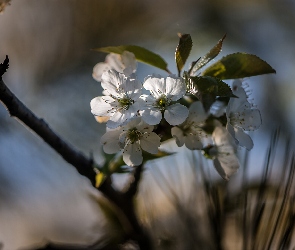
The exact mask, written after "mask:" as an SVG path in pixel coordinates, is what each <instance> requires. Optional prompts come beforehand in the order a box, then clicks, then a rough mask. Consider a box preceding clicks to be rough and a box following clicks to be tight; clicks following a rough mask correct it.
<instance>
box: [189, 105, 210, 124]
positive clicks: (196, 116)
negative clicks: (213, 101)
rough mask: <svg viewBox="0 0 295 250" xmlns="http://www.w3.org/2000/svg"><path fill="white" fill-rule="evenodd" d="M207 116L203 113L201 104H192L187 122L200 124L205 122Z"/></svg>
mask: <svg viewBox="0 0 295 250" xmlns="http://www.w3.org/2000/svg"><path fill="white" fill-rule="evenodd" d="M207 117H208V114H207V113H206V112H205V110H204V107H203V104H202V103H201V102H194V103H192V104H191V106H190V107H189V118H188V119H189V121H193V122H195V123H200V122H203V121H204V120H206V119H207Z"/></svg>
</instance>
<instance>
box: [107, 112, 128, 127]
mask: <svg viewBox="0 0 295 250" xmlns="http://www.w3.org/2000/svg"><path fill="white" fill-rule="evenodd" d="M130 118H131V115H130V113H129V112H127V110H122V111H118V112H116V113H115V114H114V115H113V116H112V117H111V118H110V120H108V122H107V126H108V127H109V128H116V127H118V126H120V125H122V124H123V123H125V122H127V121H128V120H129V119H130Z"/></svg>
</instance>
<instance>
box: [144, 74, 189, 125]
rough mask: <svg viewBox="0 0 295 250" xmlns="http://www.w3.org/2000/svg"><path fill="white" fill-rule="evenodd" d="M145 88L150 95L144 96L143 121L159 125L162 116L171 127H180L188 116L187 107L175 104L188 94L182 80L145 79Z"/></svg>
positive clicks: (175, 78) (159, 77)
mask: <svg viewBox="0 0 295 250" xmlns="http://www.w3.org/2000/svg"><path fill="white" fill-rule="evenodd" d="M143 87H144V88H145V89H147V90H149V91H150V93H151V94H150V95H142V96H141V99H142V101H143V105H144V106H143V111H141V116H142V119H143V120H144V121H145V122H146V123H148V124H150V125H156V124H159V123H160V121H161V119H162V116H163V114H164V118H165V119H166V121H167V122H168V123H169V124H170V125H178V124H181V123H183V122H184V121H185V119H186V118H187V116H188V109H187V107H185V106H183V105H181V104H179V103H173V102H175V101H177V100H179V99H180V98H181V97H183V96H184V94H185V93H186V85H185V83H184V81H183V79H182V78H179V77H175V76H169V77H167V78H166V79H165V78H162V77H161V76H155V75H152V76H149V77H147V78H146V79H145V82H144V84H143Z"/></svg>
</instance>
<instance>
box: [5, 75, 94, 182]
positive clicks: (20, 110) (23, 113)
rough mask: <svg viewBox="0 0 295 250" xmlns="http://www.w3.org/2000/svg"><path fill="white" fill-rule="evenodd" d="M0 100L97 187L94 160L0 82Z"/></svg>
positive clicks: (9, 110)
mask: <svg viewBox="0 0 295 250" xmlns="http://www.w3.org/2000/svg"><path fill="white" fill-rule="evenodd" d="M0 100H1V101H2V102H3V104H4V105H5V106H6V109H7V111H8V112H9V114H10V115H11V116H12V117H16V118H18V119H19V120H20V121H22V122H23V123H24V124H26V125H27V126H28V127H29V128H30V129H32V130H33V131H34V132H35V133H36V134H38V135H39V136H40V137H41V138H42V139H43V140H44V141H45V142H46V143H47V144H49V145H50V146H51V147H52V148H53V149H54V150H55V151H56V152H57V153H59V154H60V155H61V156H62V157H63V158H64V159H65V160H66V161H67V162H68V163H70V164H71V165H73V166H74V167H75V168H76V169H77V171H78V172H79V173H80V174H81V175H83V176H86V177H87V178H88V179H89V180H90V181H91V183H92V185H94V186H95V172H94V170H93V160H91V159H88V158H86V157H85V156H84V155H83V154H82V153H81V152H79V151H77V150H75V149H74V148H73V147H72V146H70V145H69V144H68V143H66V142H65V141H64V140H62V139H61V137H60V136H58V135H57V134H56V133H54V132H53V131H52V129H51V128H50V127H49V126H48V125H47V123H46V122H45V121H44V120H43V119H40V118H38V117H37V116H35V115H34V114H33V113H32V111H31V110H29V109H28V108H27V107H26V106H25V105H24V104H23V103H22V102H21V101H20V100H19V99H18V98H17V97H16V96H15V95H14V94H13V93H12V92H11V91H10V90H9V89H8V88H7V86H6V85H5V84H4V82H3V80H2V79H1V80H0Z"/></svg>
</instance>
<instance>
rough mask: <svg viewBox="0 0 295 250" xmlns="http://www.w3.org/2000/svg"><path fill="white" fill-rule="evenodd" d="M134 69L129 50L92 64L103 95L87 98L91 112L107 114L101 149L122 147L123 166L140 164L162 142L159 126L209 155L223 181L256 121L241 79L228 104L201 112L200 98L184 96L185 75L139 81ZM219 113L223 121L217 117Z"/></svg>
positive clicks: (112, 150) (235, 166)
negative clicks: (89, 99)
mask: <svg viewBox="0 0 295 250" xmlns="http://www.w3.org/2000/svg"><path fill="white" fill-rule="evenodd" d="M135 71H136V60H135V56H134V55H133V54H132V53H131V52H128V51H126V52H124V53H123V54H122V55H117V54H112V53H111V54H109V55H108V56H107V58H106V62H104V63H99V64H97V65H96V66H95V67H94V70H93V77H94V79H96V80H97V81H100V82H101V86H102V88H103V96H98V97H95V98H94V99H92V100H91V103H90V106H91V112H92V114H93V115H94V116H96V117H107V123H106V126H107V131H106V133H105V134H104V135H103V136H102V138H101V144H102V147H103V150H104V152H105V153H107V154H115V153H117V152H119V151H122V154H123V160H124V162H125V163H126V164H127V165H128V166H137V165H140V164H142V162H143V156H142V150H144V151H146V152H148V153H151V154H156V153H157V152H158V150H159V147H160V145H161V143H163V141H162V142H161V139H162V138H161V136H160V135H159V134H157V133H156V132H155V131H156V130H157V128H159V126H160V124H162V125H163V124H164V128H165V129H169V130H170V138H174V139H175V142H176V144H177V145H178V146H179V147H182V146H183V145H185V146H186V147H187V148H188V149H190V150H203V152H204V155H205V156H207V157H208V158H211V159H213V163H214V166H215V168H216V170H217V172H218V173H219V174H220V175H221V176H222V177H223V178H224V179H226V180H228V179H229V177H230V176H231V175H232V174H233V173H235V172H236V171H237V169H238V168H239V161H238V158H237V156H236V152H237V147H238V146H242V147H245V148H247V149H248V150H250V149H251V148H252V147H253V142H252V139H251V138H250V136H249V135H248V134H247V133H246V132H245V131H252V130H256V129H257V128H258V127H259V126H260V125H261V116H260V112H259V110H258V109H257V108H255V107H254V105H253V104H251V103H250V102H249V101H248V96H247V94H246V92H245V90H244V88H243V86H242V81H241V80H235V81H234V83H233V86H232V93H233V96H232V97H230V98H229V101H228V103H220V105H218V103H217V102H216V103H215V105H212V108H211V109H210V110H208V111H206V110H205V109H204V107H203V104H202V102H200V101H198V100H194V101H191V100H190V101H186V100H185V99H186V97H187V96H188V95H189V93H188V92H189V91H188V90H187V84H186V82H185V79H184V78H182V77H177V76H174V75H169V76H167V77H162V76H160V75H150V76H148V77H146V78H145V80H144V82H143V83H142V82H140V81H139V80H138V79H137V78H136V75H135ZM180 102H181V103H184V104H181V103H180ZM214 107H215V109H214ZM222 116H223V117H225V118H226V124H222V122H221V120H220V119H219V117H222ZM209 121H210V124H211V127H213V129H211V130H210V129H208V122H209ZM165 126H166V127H165Z"/></svg>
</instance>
